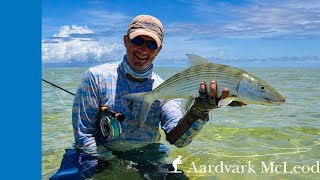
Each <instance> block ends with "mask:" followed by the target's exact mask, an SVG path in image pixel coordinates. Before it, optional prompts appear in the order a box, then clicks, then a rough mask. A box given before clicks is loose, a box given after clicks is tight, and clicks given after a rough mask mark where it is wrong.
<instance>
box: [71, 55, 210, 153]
mask: <svg viewBox="0 0 320 180" xmlns="http://www.w3.org/2000/svg"><path fill="white" fill-rule="evenodd" d="M126 68H128V63H127V61H126V56H124V59H123V61H121V62H117V63H107V64H102V65H99V66H95V67H91V68H89V69H88V70H87V71H85V73H84V74H83V79H82V81H81V83H80V85H79V87H78V89H77V92H76V95H75V99H74V104H73V109H72V123H73V128H74V136H75V146H76V147H77V148H79V149H82V150H84V151H86V152H89V153H97V150H98V146H97V135H98V128H99V126H98V124H99V123H98V122H99V107H101V106H105V105H107V106H109V107H110V108H111V109H112V110H113V111H115V112H121V113H122V114H123V115H125V117H126V119H125V121H123V122H122V123H121V128H122V134H121V136H120V137H119V138H118V139H115V140H111V141H105V142H103V145H104V146H105V147H107V149H108V150H120V151H123V150H128V149H131V148H136V147H141V146H144V145H147V144H150V143H157V142H158V141H159V140H160V132H159V125H160V126H161V128H162V129H163V130H164V131H165V132H166V133H168V132H170V131H171V129H173V128H174V127H175V126H176V125H177V124H178V121H179V120H180V119H181V118H182V116H183V115H182V112H181V102H180V100H179V99H171V100H168V101H167V102H165V103H161V102H160V101H158V100H156V101H155V102H154V103H153V104H152V105H151V108H150V110H149V112H148V115H147V119H146V121H145V123H144V124H143V125H142V126H141V127H139V126H138V119H139V112H140V107H141V103H139V102H132V101H127V100H125V99H122V98H121V96H122V95H125V94H128V93H137V92H148V91H152V90H153V89H154V88H156V87H157V86H158V85H160V84H161V83H162V82H163V80H162V79H161V78H160V77H159V76H158V75H157V74H155V73H154V72H152V69H151V70H150V72H151V73H150V75H149V76H148V77H149V78H148V79H147V80H146V81H143V82H135V81H131V80H129V79H128V78H127V77H126V73H127V72H126ZM151 68H152V67H151ZM204 124H205V121H201V120H198V121H196V122H195V123H193V125H192V126H191V127H190V128H189V130H188V131H187V132H186V133H185V134H184V135H182V136H181V137H180V138H179V139H178V140H177V141H176V142H175V145H176V146H177V147H184V146H186V145H188V144H189V143H190V142H191V141H192V139H193V138H194V136H195V134H197V133H198V132H199V131H200V129H201V128H202V127H203V125H204Z"/></svg>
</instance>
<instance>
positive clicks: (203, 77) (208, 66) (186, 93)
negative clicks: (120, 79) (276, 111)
mask: <svg viewBox="0 0 320 180" xmlns="http://www.w3.org/2000/svg"><path fill="white" fill-rule="evenodd" d="M187 56H188V59H189V61H190V65H191V67H189V68H188V69H185V70H183V71H181V72H179V73H177V74H175V75H173V76H172V77H170V78H168V79H167V80H166V81H164V82H163V83H162V84H160V85H159V86H158V87H156V88H155V89H154V90H153V91H150V92H142V93H132V94H126V95H123V96H122V98H124V99H127V100H132V101H136V102H142V106H141V109H140V116H139V125H140V126H141V125H142V124H143V123H144V121H145V119H146V117H147V114H148V111H149V109H150V106H151V104H152V103H153V102H154V101H155V100H160V101H162V102H164V101H165V100H167V99H170V98H187V101H186V107H189V106H190V105H191V104H192V102H193V100H194V98H196V97H198V96H199V84H200V82H205V83H206V84H210V81H212V80H215V81H216V82H217V84H218V86H217V96H218V97H220V96H221V92H222V90H223V88H228V89H229V96H230V97H228V98H225V99H223V100H220V101H219V104H218V107H220V108H222V107H225V106H227V105H228V104H230V103H231V102H232V101H239V102H243V103H245V104H262V105H280V104H282V103H284V102H285V99H284V98H283V97H282V96H281V94H280V93H279V92H278V91H277V90H275V89H274V88H273V87H271V86H270V85H269V84H267V83H266V82H265V81H263V80H262V79H260V78H258V77H256V76H254V75H252V74H250V73H248V72H246V71H244V70H242V69H239V68H235V67H232V66H227V65H223V64H216V63H211V62H209V61H208V60H207V59H205V58H203V57H200V56H197V55H194V54H187Z"/></svg>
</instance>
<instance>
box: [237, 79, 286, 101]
mask: <svg viewBox="0 0 320 180" xmlns="http://www.w3.org/2000/svg"><path fill="white" fill-rule="evenodd" d="M242 76H243V78H242V79H241V81H240V82H239V86H238V96H239V99H240V100H241V101H242V102H244V103H246V104H262V105H271V106H275V105H280V104H282V103H284V102H285V99H284V98H283V97H282V96H281V94H280V93H279V92H278V91H277V90H275V89H274V88H273V87H271V86H270V85H269V84H267V83H266V82H265V81H263V80H261V79H259V78H257V77H255V76H251V75H248V74H243V75H242Z"/></svg>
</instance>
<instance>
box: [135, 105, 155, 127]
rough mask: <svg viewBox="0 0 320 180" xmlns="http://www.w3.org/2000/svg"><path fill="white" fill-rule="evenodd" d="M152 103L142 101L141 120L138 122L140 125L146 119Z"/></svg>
mask: <svg viewBox="0 0 320 180" xmlns="http://www.w3.org/2000/svg"><path fill="white" fill-rule="evenodd" d="M151 104H152V103H148V102H142V105H141V109H140V114H139V122H138V123H139V124H138V126H139V127H141V126H142V125H143V124H144V122H145V121H146V119H147V115H148V112H149V109H150V106H151Z"/></svg>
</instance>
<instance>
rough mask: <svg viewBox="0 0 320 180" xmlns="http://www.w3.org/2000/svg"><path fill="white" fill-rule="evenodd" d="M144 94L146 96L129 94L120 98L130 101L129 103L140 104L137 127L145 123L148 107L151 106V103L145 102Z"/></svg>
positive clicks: (144, 93) (143, 93)
mask: <svg viewBox="0 0 320 180" xmlns="http://www.w3.org/2000/svg"><path fill="white" fill-rule="evenodd" d="M146 94H147V92H142V93H131V94H126V95H123V96H122V97H121V98H123V99H126V100H131V101H135V102H142V105H141V108H140V113H139V127H141V126H142V125H143V124H144V122H145V121H146V119H147V115H148V112H149V109H150V106H151V104H152V102H151V101H147V100H146V98H145V97H146Z"/></svg>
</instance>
